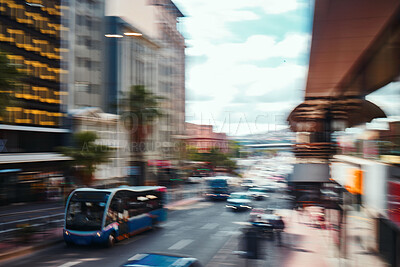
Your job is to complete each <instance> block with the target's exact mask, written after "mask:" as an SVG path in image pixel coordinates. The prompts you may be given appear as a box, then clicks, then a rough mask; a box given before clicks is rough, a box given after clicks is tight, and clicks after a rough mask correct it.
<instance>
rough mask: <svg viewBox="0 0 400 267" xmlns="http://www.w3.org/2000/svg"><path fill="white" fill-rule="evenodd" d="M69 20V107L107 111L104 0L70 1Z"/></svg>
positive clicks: (66, 18)
mask: <svg viewBox="0 0 400 267" xmlns="http://www.w3.org/2000/svg"><path fill="white" fill-rule="evenodd" d="M68 6H69V8H68V14H66V16H65V18H64V19H65V21H66V23H67V24H68V25H69V29H70V30H69V31H68V32H67V34H66V36H65V37H64V38H65V40H67V42H66V45H67V46H68V51H69V53H68V56H67V57H65V59H66V65H67V66H68V69H69V75H68V79H67V84H68V86H67V87H68V92H69V97H68V109H69V110H71V109H79V108H83V107H99V108H101V109H103V110H104V108H105V98H104V79H103V77H104V65H103V64H104V25H105V24H104V16H105V13H104V12H105V2H104V0H79V1H78V0H69V1H68Z"/></svg>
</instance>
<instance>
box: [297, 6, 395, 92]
mask: <svg viewBox="0 0 400 267" xmlns="http://www.w3.org/2000/svg"><path fill="white" fill-rule="evenodd" d="M399 6H400V1H398V0H383V1H382V0H316V1H315V10H314V23H313V36H312V43H311V51H310V63H309V72H308V79H307V86H306V91H305V97H306V98H309V97H336V96H348V95H350V96H365V95H366V94H368V93H371V92H372V91H374V90H376V89H378V88H380V87H381V86H383V85H385V84H387V83H389V82H390V81H392V80H393V79H394V77H396V76H397V75H398V74H399V66H400V57H399V55H400V53H399V50H400V49H399V48H400V47H399V44H400V43H399V40H400V38H399V21H400V16H399V12H398V10H399Z"/></svg>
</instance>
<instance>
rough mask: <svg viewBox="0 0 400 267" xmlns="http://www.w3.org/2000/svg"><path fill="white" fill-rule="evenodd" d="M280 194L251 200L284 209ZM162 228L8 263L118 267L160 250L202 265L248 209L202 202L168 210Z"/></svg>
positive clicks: (245, 216) (51, 250)
mask: <svg viewBox="0 0 400 267" xmlns="http://www.w3.org/2000/svg"><path fill="white" fill-rule="evenodd" d="M286 202H287V201H286V200H285V199H283V198H281V194H272V195H271V197H270V198H269V199H267V200H264V201H253V203H254V205H253V206H257V207H273V208H286ZM168 217H169V218H168V221H167V222H166V223H165V224H164V225H163V227H162V228H161V229H156V230H151V231H148V232H145V233H142V234H140V235H137V236H135V237H133V238H130V239H128V240H124V241H122V242H120V243H117V244H116V246H114V247H113V248H109V249H105V248H100V247H72V248H69V247H66V246H65V245H64V244H59V245H56V246H54V247H51V248H48V249H45V250H42V251H40V252H37V253H35V254H32V255H29V256H26V257H24V258H20V259H16V260H14V261H11V262H8V263H7V266H62V267H68V266H96V267H98V266H119V265H121V264H123V263H124V262H125V261H126V260H127V259H128V258H130V257H131V256H133V255H135V254H137V253H146V252H163V253H170V254H183V255H190V256H192V257H195V258H198V259H199V260H200V262H201V263H202V264H203V265H204V266H205V265H206V264H207V263H208V262H209V261H210V260H211V259H212V258H213V256H214V255H215V254H216V253H217V252H218V251H219V250H220V249H221V247H222V246H223V245H224V244H225V243H226V242H227V241H228V239H229V238H230V237H231V236H232V235H234V234H238V233H239V232H240V228H241V227H242V226H243V223H244V222H246V221H247V220H248V212H232V211H230V210H227V209H226V208H225V202H208V201H202V202H198V203H196V204H193V205H190V206H184V207H178V208H177V209H176V210H172V211H169V214H168Z"/></svg>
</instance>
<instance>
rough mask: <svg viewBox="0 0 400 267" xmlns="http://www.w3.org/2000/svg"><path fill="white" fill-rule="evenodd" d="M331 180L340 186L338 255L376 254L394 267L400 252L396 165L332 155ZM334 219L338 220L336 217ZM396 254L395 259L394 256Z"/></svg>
mask: <svg viewBox="0 0 400 267" xmlns="http://www.w3.org/2000/svg"><path fill="white" fill-rule="evenodd" d="M331 170H332V179H333V180H334V181H335V182H337V183H338V184H339V185H340V186H341V194H340V202H341V203H342V204H341V205H340V208H341V209H340V212H339V214H337V215H336V216H339V218H336V217H335V216H332V217H331V218H328V219H329V220H336V221H339V222H340V224H339V247H340V253H341V256H342V257H346V258H353V259H356V258H357V257H359V256H358V255H360V253H361V252H362V253H367V254H368V253H379V255H381V258H382V259H384V260H385V261H386V262H388V263H390V264H391V266H397V265H396V264H398V263H399V259H398V257H399V256H398V253H396V252H398V251H400V246H399V244H400V242H399V240H400V239H399V225H400V209H399V207H400V201H399V200H400V179H398V178H399V177H398V175H399V173H398V172H399V168H398V167H396V166H393V165H390V164H385V163H382V162H379V161H373V160H366V159H361V158H357V157H349V156H340V155H338V156H335V160H334V161H333V162H332V164H331ZM337 219H338V220H337ZM396 257H397V258H396Z"/></svg>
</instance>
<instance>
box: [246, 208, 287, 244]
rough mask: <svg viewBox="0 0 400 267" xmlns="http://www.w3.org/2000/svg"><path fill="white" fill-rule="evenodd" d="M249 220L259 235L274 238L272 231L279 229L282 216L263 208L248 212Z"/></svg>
mask: <svg viewBox="0 0 400 267" xmlns="http://www.w3.org/2000/svg"><path fill="white" fill-rule="evenodd" d="M250 214H251V215H250V222H251V224H252V225H253V227H255V228H256V229H257V230H258V231H259V232H260V234H261V235H264V236H267V237H269V238H270V239H274V232H275V231H280V230H281V229H280V228H281V227H280V225H281V222H282V218H281V217H280V216H278V215H276V214H273V213H272V212H270V210H267V209H265V210H264V211H261V210H258V211H256V212H253V211H252V212H251V213H250Z"/></svg>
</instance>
